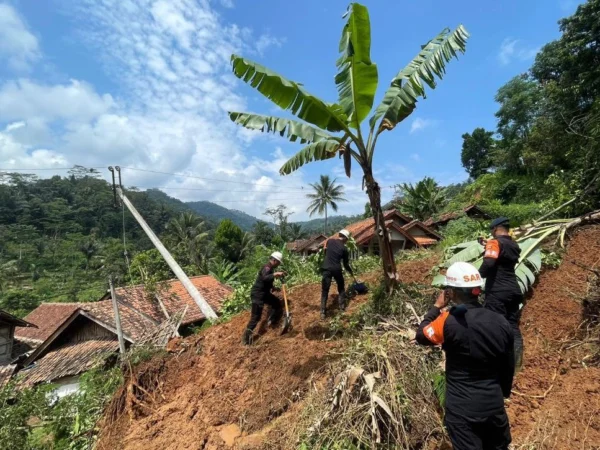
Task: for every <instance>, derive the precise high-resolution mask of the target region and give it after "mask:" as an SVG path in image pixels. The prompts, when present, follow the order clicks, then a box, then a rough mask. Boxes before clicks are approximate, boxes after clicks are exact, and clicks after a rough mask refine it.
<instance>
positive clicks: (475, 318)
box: [416, 262, 515, 450]
mask: <svg viewBox="0 0 600 450" xmlns="http://www.w3.org/2000/svg"><path fill="white" fill-rule="evenodd" d="M482 285H483V280H482V278H481V275H480V274H479V271H478V270H477V269H476V268H475V267H474V266H473V265H471V264H468V263H465V262H458V263H454V264H452V265H451V266H450V267H449V268H448V271H447V273H446V288H445V289H444V291H443V292H442V293H441V294H440V296H439V297H438V298H437V300H436V302H435V304H434V306H433V308H431V309H430V310H429V312H428V313H427V314H426V315H425V318H424V320H423V322H422V323H421V325H420V326H419V329H418V330H417V338H416V339H417V342H418V343H419V344H422V345H441V346H442V349H443V350H444V351H445V352H446V404H445V405H444V406H445V410H446V414H445V418H444V420H445V424H446V428H447V430H448V434H449V436H450V440H451V441H452V446H453V448H454V449H455V450H484V449H494V450H506V449H508V445H509V444H510V442H511V436H510V425H509V423H508V416H507V415H506V410H505V409H504V399H505V398H508V397H509V396H510V391H511V389H512V381H513V376H514V371H515V359H514V349H513V345H514V344H513V339H514V338H513V332H512V329H511V326H510V324H509V323H508V321H507V320H506V319H505V318H504V317H502V316H501V315H499V314H497V313H495V312H493V311H490V310H488V309H484V308H483V307H482V306H481V305H480V304H479V301H478V298H479V294H480V293H481V286H482ZM450 301H452V302H453V303H454V306H452V307H451V308H450V309H449V310H447V308H446V306H447V305H448V303H449V302H450Z"/></svg>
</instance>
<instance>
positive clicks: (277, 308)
mask: <svg viewBox="0 0 600 450" xmlns="http://www.w3.org/2000/svg"><path fill="white" fill-rule="evenodd" d="M265 303H266V304H267V305H269V320H270V321H271V323H277V322H278V321H279V319H281V316H282V315H283V308H282V306H281V300H279V298H277V296H275V295H273V294H272V293H270V292H269V293H268V294H262V295H260V296H252V310H251V313H250V322H249V323H248V326H247V328H248V329H249V330H254V329H255V328H256V325H258V322H260V318H261V317H262V312H263V308H264V306H265Z"/></svg>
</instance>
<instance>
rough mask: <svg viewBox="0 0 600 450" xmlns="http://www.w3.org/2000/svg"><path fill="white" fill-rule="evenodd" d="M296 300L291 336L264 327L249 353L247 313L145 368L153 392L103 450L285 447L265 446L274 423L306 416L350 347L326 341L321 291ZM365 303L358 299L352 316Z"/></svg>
mask: <svg viewBox="0 0 600 450" xmlns="http://www.w3.org/2000/svg"><path fill="white" fill-rule="evenodd" d="M435 263H436V259H435V258H430V259H428V260H423V261H416V262H415V261H411V262H406V263H404V264H402V265H400V267H399V271H400V276H401V279H402V280H403V281H406V282H425V280H426V278H427V276H428V273H429V271H430V269H431V267H432V266H433V265H434V264H435ZM367 278H368V277H367ZM369 281H372V280H369ZM332 297H333V296H332ZM289 299H290V303H291V308H292V311H293V317H294V330H293V331H292V332H291V333H289V334H287V335H285V336H279V328H277V329H276V330H267V329H265V328H264V324H261V325H260V326H259V327H263V328H259V330H260V331H259V333H260V338H259V339H258V341H257V343H256V344H255V345H254V346H252V347H249V348H248V347H244V346H242V345H241V344H240V339H241V335H242V331H243V330H244V329H245V326H246V324H247V322H248V320H249V316H248V313H245V314H242V315H240V316H238V317H236V318H234V319H233V320H231V321H230V322H228V323H226V324H223V325H219V326H216V327H212V328H210V329H208V330H207V331H206V332H204V333H202V334H201V335H200V336H192V337H190V338H188V339H186V340H185V341H183V342H180V343H178V345H177V346H175V348H174V349H173V350H174V351H175V352H176V353H175V355H174V356H172V357H169V358H166V359H162V360H153V361H150V362H149V363H148V364H146V365H145V366H142V367H141V368H140V370H138V377H139V384H141V385H143V386H151V387H152V389H151V390H150V389H146V390H147V391H149V392H148V393H142V392H141V391H139V390H137V391H136V392H137V398H138V400H139V401H137V402H136V403H135V404H134V405H132V404H131V402H130V400H131V396H130V397H126V396H123V398H124V399H125V400H124V401H127V398H128V399H129V403H127V405H126V408H125V409H126V410H127V412H125V413H123V414H121V415H120V417H118V419H117V420H116V422H114V423H107V424H106V425H105V427H104V430H103V433H102V436H101V440H100V443H99V445H98V448H99V449H101V450H113V449H117V448H119V449H132V450H133V449H139V450H142V449H143V450H153V449H156V450H158V449H161V450H162V449H206V450H218V449H225V448H232V446H235V447H236V448H259V447H261V446H263V445H267V446H268V447H269V448H276V447H278V446H279V445H283V444H279V445H277V446H276V445H275V444H274V443H273V444H270V443H268V444H265V442H264V441H265V440H268V439H269V438H268V432H269V430H270V428H271V426H272V424H273V423H274V421H276V419H277V418H281V417H282V415H283V414H285V413H286V411H288V410H289V411H293V410H294V409H299V408H295V407H296V405H298V403H299V402H300V400H301V399H302V398H303V396H304V394H305V393H306V391H307V390H308V389H309V388H310V387H311V381H315V380H318V379H319V377H320V376H322V375H323V373H324V372H323V369H324V367H325V365H326V364H327V363H328V362H329V361H332V360H333V359H334V358H336V352H335V350H336V348H337V347H338V346H340V345H342V342H341V341H327V340H323V334H324V332H323V330H324V329H325V328H324V327H323V325H322V324H321V323H320V321H319V303H320V286H319V285H309V286H302V287H299V288H297V289H295V290H293V291H292V292H290V295H289ZM362 301H364V299H360V298H358V299H356V301H354V302H353V303H352V304H351V305H350V311H352V309H354V308H356V307H357V306H358V304H359V303H361V302H362ZM330 304H333V301H330ZM265 315H266V314H265ZM289 415H290V414H288V415H287V416H289ZM287 419H289V417H287V418H286V420H287ZM281 448H285V447H281ZM288 448H289V447H288Z"/></svg>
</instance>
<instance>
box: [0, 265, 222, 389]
mask: <svg viewBox="0 0 600 450" xmlns="http://www.w3.org/2000/svg"><path fill="white" fill-rule="evenodd" d="M190 280H191V281H192V283H193V284H194V286H196V288H197V289H198V291H199V292H200V293H201V294H202V295H203V297H204V298H205V299H206V300H207V302H208V303H209V304H210V306H211V307H212V308H213V309H214V310H215V311H220V310H221V307H222V304H223V302H224V300H225V299H226V298H227V296H229V294H231V292H232V289H231V288H230V287H228V286H226V285H224V284H222V283H220V282H219V281H217V280H216V279H215V278H213V277H211V276H206V275H205V276H197V277H190ZM116 297H117V301H118V307H119V315H120V318H121V328H122V331H123V337H124V339H125V342H126V346H130V345H134V344H136V343H138V342H140V341H142V340H144V339H145V338H146V337H147V336H149V335H152V334H153V333H155V332H157V330H159V329H160V327H161V324H163V323H164V322H165V321H167V320H169V319H171V317H172V316H173V315H175V314H183V312H185V314H184V315H183V318H182V319H181V322H180V326H181V327H184V326H190V325H199V324H201V323H202V322H203V321H204V320H205V317H204V315H203V314H202V312H201V311H200V309H199V308H198V306H197V305H196V303H195V302H194V300H193V299H192V298H191V296H190V295H189V294H188V292H187V291H186V290H185V288H184V287H183V285H182V284H181V282H179V281H178V280H169V281H165V282H163V283H159V284H158V285H157V286H156V287H155V288H154V289H152V291H149V290H146V289H145V288H144V287H143V286H141V285H139V286H131V287H122V288H117V289H116ZM8 316H10V315H8V314H6V313H3V312H0V331H1V330H4V329H5V328H6V329H7V331H6V332H5V333H4V334H6V336H7V337H6V339H5V340H6V341H10V342H11V346H12V347H13V348H15V347H18V348H19V351H18V352H17V353H18V354H16V353H15V351H14V350H13V351H12V352H11V356H10V358H6V359H5V360H4V361H5V362H4V364H2V363H1V362H0V385H1V384H4V383H5V382H6V381H8V379H10V378H11V377H12V376H13V375H15V374H16V373H17V372H18V373H19V382H20V383H22V384H24V385H35V384H39V383H44V382H52V383H55V384H57V385H59V386H61V385H65V386H73V385H76V384H77V377H78V376H79V374H81V373H83V372H85V371H86V370H89V369H90V368H92V367H93V366H94V365H95V364H96V363H97V362H98V361H99V359H100V356H102V355H106V354H107V353H114V352H116V351H118V348H119V345H118V339H117V330H116V325H115V316H114V309H113V304H112V300H111V297H110V294H106V295H105V296H104V297H102V298H101V299H100V300H99V301H97V302H89V303H42V304H41V305H40V306H38V307H37V308H36V309H35V310H33V311H32V312H31V313H30V314H29V315H28V316H27V317H25V319H24V320H20V319H17V318H14V317H13V316H10V317H8ZM5 317H8V318H7V319H5ZM11 318H12V319H11ZM13 319H14V320H13ZM11 320H12V322H11ZM3 325H4V327H3ZM4 334H1V333H0V335H1V336H4ZM2 342H4V341H3V340H1V339H0V351H1V349H2V348H3V347H2V345H3V344H2ZM59 391H60V389H59ZM67 391H68V389H67ZM59 393H60V392H59Z"/></svg>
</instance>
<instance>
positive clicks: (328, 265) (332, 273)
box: [321, 230, 354, 319]
mask: <svg viewBox="0 0 600 450" xmlns="http://www.w3.org/2000/svg"><path fill="white" fill-rule="evenodd" d="M348 239H350V232H349V231H348V230H342V231H340V232H339V235H338V238H337V239H329V240H327V242H326V243H325V259H324V260H323V265H322V266H321V270H322V274H323V278H322V280H321V319H325V314H326V312H327V297H328V296H329V288H330V287H331V279H332V278H333V279H334V280H335V282H336V284H337V289H338V303H339V308H340V310H341V311H344V310H345V309H346V290H345V286H344V275H343V273H342V262H343V263H344V268H345V269H346V271H347V272H348V273H349V274H350V275H351V276H354V272H352V267H350V263H349V255H348V249H347V248H346V242H348Z"/></svg>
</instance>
